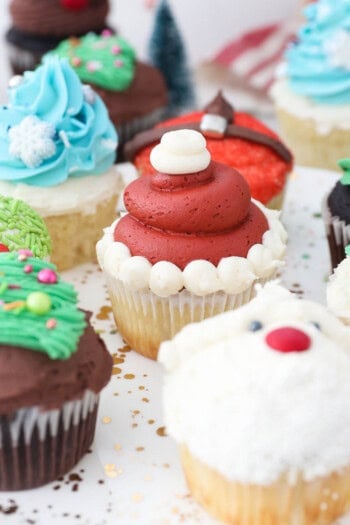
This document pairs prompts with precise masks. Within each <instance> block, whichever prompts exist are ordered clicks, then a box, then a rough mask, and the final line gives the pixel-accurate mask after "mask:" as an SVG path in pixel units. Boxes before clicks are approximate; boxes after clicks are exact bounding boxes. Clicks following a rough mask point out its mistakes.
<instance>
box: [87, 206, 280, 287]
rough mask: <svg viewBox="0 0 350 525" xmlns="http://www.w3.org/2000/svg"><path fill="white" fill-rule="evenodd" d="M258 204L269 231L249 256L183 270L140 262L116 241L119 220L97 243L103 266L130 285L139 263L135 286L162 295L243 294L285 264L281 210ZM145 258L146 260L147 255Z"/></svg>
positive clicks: (193, 263) (167, 264) (168, 264)
mask: <svg viewBox="0 0 350 525" xmlns="http://www.w3.org/2000/svg"><path fill="white" fill-rule="evenodd" d="M254 204H255V205H256V206H258V207H259V208H260V209H261V211H262V212H263V213H264V215H265V216H266V218H267V221H268V224H269V230H268V231H267V232H265V233H264V235H263V239H262V244H254V245H253V246H252V247H251V248H250V249H249V251H248V254H247V258H246V259H244V258H242V257H236V256H232V257H224V258H223V259H221V261H220V262H219V264H218V266H217V267H215V266H214V265H213V264H212V263H210V262H208V261H205V260H199V259H197V260H194V261H191V262H190V263H189V264H188V265H187V266H186V267H185V268H184V270H183V271H181V270H180V269H179V268H178V267H177V266H175V265H174V264H173V263H171V262H169V261H160V262H158V263H156V264H155V265H153V266H152V265H151V263H148V264H145V263H144V262H142V264H139V263H137V262H135V261H134V259H135V257H132V256H131V255H130V252H129V250H128V248H127V246H125V245H124V244H123V243H116V242H114V239H113V232H114V229H115V226H116V224H117V222H118V221H115V222H114V223H113V224H112V225H111V227H110V228H106V229H105V230H104V236H103V237H102V239H101V240H100V241H99V242H98V243H97V246H96V250H97V258H98V261H99V264H100V267H101V268H102V270H104V271H105V272H106V273H107V274H108V275H110V276H111V277H113V278H115V279H120V280H121V281H123V282H124V284H129V283H130V282H131V280H132V276H133V275H134V273H135V271H136V270H135V265H136V264H137V272H138V276H137V279H136V278H135V279H134V280H133V281H132V285H131V286H132V289H133V290H144V289H146V288H148V289H150V290H151V291H152V292H153V293H155V294H156V295H158V296H159V297H168V296H170V295H173V294H175V293H177V292H178V291H180V290H181V289H182V288H186V289H187V290H188V291H190V292H191V293H193V294H195V295H199V296H204V295H208V294H211V293H215V292H218V291H223V292H225V293H229V294H238V293H242V292H244V291H245V290H247V289H249V288H250V287H251V286H252V284H253V282H254V281H258V280H259V279H263V280H265V279H270V278H272V277H274V275H275V273H276V269H277V268H279V267H281V266H283V264H284V255H285V250H286V242H287V233H286V230H285V229H284V227H283V225H282V223H281V221H280V220H279V215H280V212H277V211H275V210H269V209H267V208H265V206H264V205H263V204H261V203H259V202H257V201H254ZM109 246H113V248H109ZM122 247H124V248H122ZM110 250H111V251H110ZM141 259H143V260H144V261H145V260H146V259H144V257H142V258H141ZM137 260H138V259H136V261H137ZM121 262H123V265H122V266H121V264H120V263H121ZM147 262H148V261H147ZM128 265H130V272H129V271H128ZM122 268H123V271H121V269H122ZM142 271H143V272H144V275H143V276H141V272H142Z"/></svg>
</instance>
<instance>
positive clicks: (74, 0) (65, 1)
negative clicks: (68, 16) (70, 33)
mask: <svg viewBox="0 0 350 525" xmlns="http://www.w3.org/2000/svg"><path fill="white" fill-rule="evenodd" d="M60 2H61V4H62V6H63V7H64V8H65V9H72V10H73V11H78V10H79V9H85V7H87V6H88V4H89V0H60Z"/></svg>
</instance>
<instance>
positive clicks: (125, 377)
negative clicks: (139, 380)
mask: <svg viewBox="0 0 350 525" xmlns="http://www.w3.org/2000/svg"><path fill="white" fill-rule="evenodd" d="M124 379H135V376H134V374H125V375H124Z"/></svg>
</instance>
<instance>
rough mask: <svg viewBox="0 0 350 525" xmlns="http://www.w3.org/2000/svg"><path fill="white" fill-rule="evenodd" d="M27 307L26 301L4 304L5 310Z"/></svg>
mask: <svg viewBox="0 0 350 525" xmlns="http://www.w3.org/2000/svg"><path fill="white" fill-rule="evenodd" d="M25 305H26V303H25V301H13V302H12V303H7V304H4V307H3V308H4V310H5V311H9V310H15V309H16V308H23V307H24V306H25Z"/></svg>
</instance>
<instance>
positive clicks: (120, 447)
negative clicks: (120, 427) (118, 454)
mask: <svg viewBox="0 0 350 525" xmlns="http://www.w3.org/2000/svg"><path fill="white" fill-rule="evenodd" d="M113 448H114V450H121V449H122V446H121V445H120V444H119V443H116V444H115V445H114V447H113Z"/></svg>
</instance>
